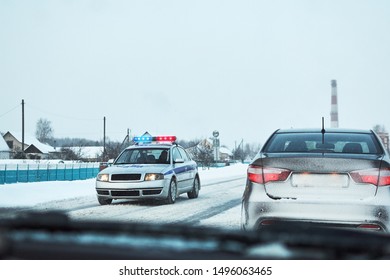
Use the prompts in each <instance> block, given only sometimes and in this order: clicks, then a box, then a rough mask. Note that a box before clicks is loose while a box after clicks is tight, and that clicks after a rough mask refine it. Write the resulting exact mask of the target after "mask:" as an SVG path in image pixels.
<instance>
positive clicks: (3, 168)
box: [0, 163, 99, 185]
mask: <svg viewBox="0 0 390 280" xmlns="http://www.w3.org/2000/svg"><path fill="white" fill-rule="evenodd" d="M98 173H99V163H74V164H0V185H1V184H12V183H18V182H20V183H21V182H24V183H26V182H44V181H73V180H85V179H90V178H94V177H96V175H97V174H98Z"/></svg>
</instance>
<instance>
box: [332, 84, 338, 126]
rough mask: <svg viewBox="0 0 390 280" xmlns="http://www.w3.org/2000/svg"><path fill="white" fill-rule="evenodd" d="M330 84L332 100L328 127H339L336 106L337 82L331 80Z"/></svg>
mask: <svg viewBox="0 0 390 280" xmlns="http://www.w3.org/2000/svg"><path fill="white" fill-rule="evenodd" d="M331 85H332V102H331V109H330V127H339V112H338V108H337V82H336V80H332V81H331Z"/></svg>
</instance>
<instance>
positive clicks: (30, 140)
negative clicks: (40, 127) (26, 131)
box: [3, 131, 56, 159]
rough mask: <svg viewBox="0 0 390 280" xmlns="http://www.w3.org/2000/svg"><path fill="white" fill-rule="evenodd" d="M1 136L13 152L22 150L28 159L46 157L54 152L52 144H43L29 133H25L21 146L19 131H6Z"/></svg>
mask: <svg viewBox="0 0 390 280" xmlns="http://www.w3.org/2000/svg"><path fill="white" fill-rule="evenodd" d="M3 138H4V140H5V141H6V143H7V145H8V147H9V149H10V150H11V152H12V153H13V154H16V153H18V152H22V151H24V153H25V154H26V157H27V158H30V159H47V158H50V157H51V156H52V155H54V154H55V153H56V150H55V149H54V148H53V147H52V146H50V145H47V144H43V143H41V142H39V141H38V140H37V139H36V138H34V137H31V136H29V135H27V136H26V135H25V137H24V146H23V148H22V135H21V133H11V132H9V131H8V132H7V133H5V134H4V135H3Z"/></svg>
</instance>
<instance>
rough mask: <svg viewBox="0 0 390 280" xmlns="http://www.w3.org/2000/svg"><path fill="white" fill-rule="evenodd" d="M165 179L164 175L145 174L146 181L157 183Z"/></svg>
mask: <svg viewBox="0 0 390 280" xmlns="http://www.w3.org/2000/svg"><path fill="white" fill-rule="evenodd" d="M162 179H164V174H161V173H147V174H145V181H155V180H162Z"/></svg>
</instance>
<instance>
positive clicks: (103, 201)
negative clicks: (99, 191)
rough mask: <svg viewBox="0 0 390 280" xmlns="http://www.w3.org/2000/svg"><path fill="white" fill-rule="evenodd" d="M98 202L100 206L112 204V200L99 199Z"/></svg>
mask: <svg viewBox="0 0 390 280" xmlns="http://www.w3.org/2000/svg"><path fill="white" fill-rule="evenodd" d="M98 201H99V203H100V205H109V204H111V202H112V199H110V198H102V197H98Z"/></svg>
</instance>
